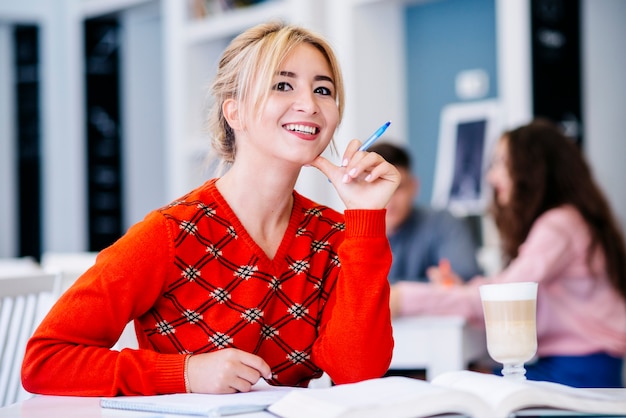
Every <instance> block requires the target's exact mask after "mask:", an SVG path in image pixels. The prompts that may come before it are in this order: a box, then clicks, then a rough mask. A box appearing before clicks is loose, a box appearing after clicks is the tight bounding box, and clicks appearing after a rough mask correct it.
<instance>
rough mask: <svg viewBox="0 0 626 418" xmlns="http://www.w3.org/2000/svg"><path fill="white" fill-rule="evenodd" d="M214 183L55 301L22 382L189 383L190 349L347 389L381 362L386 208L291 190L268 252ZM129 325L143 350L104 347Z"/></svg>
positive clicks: (279, 380) (160, 213)
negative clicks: (284, 219)
mask: <svg viewBox="0 0 626 418" xmlns="http://www.w3.org/2000/svg"><path fill="white" fill-rule="evenodd" d="M215 181H216V180H215V179H213V180H210V181H208V182H206V183H205V184H204V185H202V186H201V187H199V188H197V189H195V190H194V191H192V192H190V193H189V194H188V195H186V196H184V197H183V198H181V199H178V200H176V201H174V202H172V203H171V204H170V205H168V206H166V207H164V208H161V209H159V210H155V211H153V212H151V213H149V214H148V215H147V216H146V217H145V219H144V220H143V221H141V222H139V223H138V224H136V225H134V226H133V227H131V228H130V229H129V230H128V232H127V233H126V234H125V235H124V236H123V237H122V238H120V239H119V240H118V241H117V242H115V243H114V244H113V245H111V246H110V247H108V248H107V249H105V250H103V251H102V252H101V253H100V254H99V255H98V257H97V260H96V264H95V265H94V266H93V267H92V268H91V269H89V270H88V271H87V272H86V273H85V274H83V275H82V276H81V277H80V278H79V279H78V280H77V281H76V283H75V284H74V285H73V286H72V287H71V288H70V289H69V290H68V291H67V292H66V293H65V294H63V295H62V296H61V297H60V298H59V300H58V301H57V303H56V304H55V305H54V306H53V308H52V309H51V311H50V312H49V314H48V315H47V317H46V318H45V319H44V321H43V322H42V323H41V325H40V326H39V328H38V329H37V331H36V332H35V334H34V335H33V337H32V338H31V339H30V341H29V343H28V346H27V349H26V354H25V359H24V363H23V368H22V379H23V384H24V387H25V388H26V389H27V390H28V391H30V392H33V393H45V394H56V395H81V396H114V395H136V394H144V395H151V394H164V393H177V392H184V391H185V389H186V388H185V382H184V362H185V357H186V356H187V355H188V354H192V355H193V354H198V353H208V352H214V351H217V350H221V349H224V348H228V347H234V348H238V349H241V350H244V351H248V352H251V353H254V354H256V355H259V356H260V357H262V358H263V359H264V360H265V361H266V362H267V363H268V364H269V365H270V367H271V369H272V374H273V377H272V379H271V380H270V381H269V382H270V383H271V384H275V385H290V386H305V385H307V384H308V382H309V381H310V380H311V379H312V378H315V377H319V376H320V375H321V374H322V372H327V373H328V374H329V376H330V377H331V379H332V380H333V381H334V382H335V383H338V384H341V383H348V382H354V381H359V380H364V379H368V378H373V377H379V376H381V375H383V374H384V373H385V372H386V371H387V368H388V366H389V363H390V361H391V353H392V349H393V338H392V330H391V319H390V313H389V285H388V280H387V274H388V271H389V267H390V264H391V252H390V249H389V243H388V240H387V238H386V235H385V211H384V209H383V210H346V211H345V212H344V214H341V213H339V212H337V211H335V210H333V209H331V208H328V207H325V206H322V205H319V204H316V203H314V202H312V201H311V200H309V199H307V198H305V197H303V196H302V195H300V194H299V193H297V192H296V191H294V192H293V196H294V204H293V210H292V214H291V218H290V220H289V225H288V227H287V230H286V232H285V235H284V237H283V240H282V242H281V244H280V246H279V248H278V250H277V252H276V254H275V256H274V257H273V258H272V259H270V258H269V257H268V256H267V255H266V254H265V253H264V252H263V251H262V250H261V248H260V247H259V246H258V245H257V244H256V243H255V241H254V240H253V239H252V238H251V237H250V236H249V235H248V233H247V231H246V230H245V228H243V226H242V224H241V222H240V221H239V219H238V218H237V217H236V216H235V214H234V212H233V211H232V210H231V208H230V207H229V206H228V204H227V202H226V201H225V200H224V198H223V196H222V195H221V194H220V192H219V191H218V189H217V188H216V187H215ZM250 210H254V208H250ZM129 321H134V325H135V330H136V333H137V338H138V343H139V349H137V350H135V349H123V350H121V351H120V352H118V351H114V350H111V349H110V347H112V346H113V345H114V344H115V342H116V341H117V340H118V338H119V336H120V334H121V333H122V330H123V329H124V327H125V325H126V324H127V323H128V322H129Z"/></svg>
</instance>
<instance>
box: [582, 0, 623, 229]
mask: <svg viewBox="0 0 626 418" xmlns="http://www.w3.org/2000/svg"><path fill="white" fill-rule="evenodd" d="M582 6H583V9H582V15H583V21H582V25H583V36H582V37H581V42H582V44H583V86H584V88H583V103H584V107H583V115H584V122H585V126H584V148H585V152H586V153H587V155H588V156H589V160H590V162H591V165H592V167H593V169H594V172H595V174H596V176H597V179H598V182H599V183H600V185H601V186H602V187H603V188H604V190H605V192H606V194H607V197H608V198H609V200H610V202H611V204H612V205H613V208H614V209H615V211H616V213H617V216H618V218H619V220H620V222H621V224H622V227H623V228H625V229H626V187H625V186H624V182H625V180H626V162H625V161H624V158H625V157H626V129H625V126H626V47H625V45H624V42H625V40H626V25H625V24H624V23H625V22H626V1H624V0H584V1H583V2H582Z"/></svg>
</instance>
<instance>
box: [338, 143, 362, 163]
mask: <svg viewBox="0 0 626 418" xmlns="http://www.w3.org/2000/svg"><path fill="white" fill-rule="evenodd" d="M360 146H361V141H359V140H358V139H353V140H351V141H350V142H349V143H348V146H347V147H346V150H345V151H344V152H343V158H342V159H341V166H342V167H347V166H348V165H349V164H350V162H351V160H352V158H353V157H354V154H355V153H356V152H357V151H358V150H359V147H360Z"/></svg>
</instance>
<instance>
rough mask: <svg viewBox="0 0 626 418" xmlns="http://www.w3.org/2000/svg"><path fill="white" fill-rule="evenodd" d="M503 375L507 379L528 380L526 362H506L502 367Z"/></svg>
mask: <svg viewBox="0 0 626 418" xmlns="http://www.w3.org/2000/svg"><path fill="white" fill-rule="evenodd" d="M502 376H504V377H506V378H507V379H514V380H526V369H525V368H524V363H512V364H511V363H510V364H505V365H504V368H503V369H502Z"/></svg>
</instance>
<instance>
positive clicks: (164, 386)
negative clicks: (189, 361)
mask: <svg viewBox="0 0 626 418" xmlns="http://www.w3.org/2000/svg"><path fill="white" fill-rule="evenodd" d="M168 235H169V232H168V230H167V226H166V225H165V220H164V218H163V217H162V215H160V214H158V213H152V214H150V215H148V216H147V217H146V219H145V220H144V221H142V222H140V223H139V224H137V225H135V226H133V227H132V228H131V229H130V230H129V231H128V233H127V234H125V235H124V237H122V238H121V239H120V240H118V241H117V242H116V243H114V244H113V245H112V246H110V247H109V248H107V249H105V250H103V251H102V252H101V253H100V254H99V256H98V258H97V260H96V264H95V265H94V266H93V267H92V268H91V269H89V270H88V271H87V272H86V273H85V274H83V275H82V276H81V277H80V278H79V279H78V280H77V281H76V283H75V284H74V285H73V286H72V287H71V288H70V289H68V291H67V292H66V293H65V294H63V295H62V296H61V297H60V298H59V300H58V301H57V303H56V304H55V305H54V306H53V307H52V309H51V310H50V312H49V313H48V315H47V316H46V318H45V319H44V320H43V322H42V323H41V324H40V326H39V327H38V329H37V330H36V331H35V333H34V335H33V337H32V338H31V339H30V341H29V342H28V344H27V347H26V353H25V357H24V362H23V365H22V382H23V385H24V388H25V389H26V390H28V391H29V392H32V393H40V394H52V395H81V396H115V395H120V394H123V395H136V394H143V395H152V394H160V393H174V392H184V391H185V384H184V355H182V354H160V353H157V352H155V351H154V350H148V349H139V350H132V349H123V350H122V351H119V352H118V351H115V350H112V349H111V347H112V346H113V345H114V344H115V343H116V341H117V340H118V338H119V336H120V335H121V333H122V331H123V329H124V327H125V326H126V324H127V323H128V322H129V321H131V320H133V319H134V318H137V317H138V316H140V315H142V314H143V313H145V312H147V311H148V310H149V309H150V307H151V306H152V305H153V303H154V301H155V300H156V299H157V297H158V296H159V294H160V293H161V292H162V287H163V286H164V281H165V280H164V279H165V277H166V275H167V272H166V269H167V266H168V265H171V261H170V260H171V258H172V250H171V248H170V245H169V244H168V242H171V239H168Z"/></svg>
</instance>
